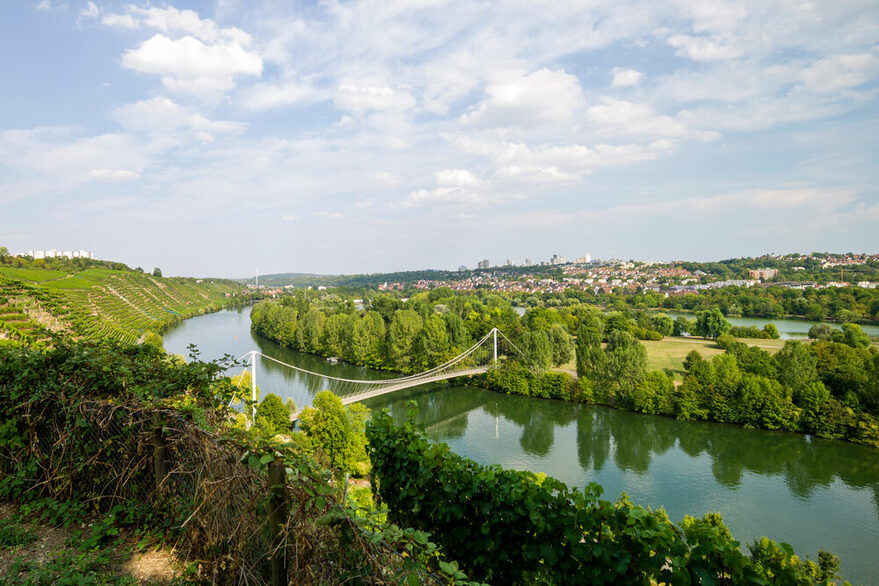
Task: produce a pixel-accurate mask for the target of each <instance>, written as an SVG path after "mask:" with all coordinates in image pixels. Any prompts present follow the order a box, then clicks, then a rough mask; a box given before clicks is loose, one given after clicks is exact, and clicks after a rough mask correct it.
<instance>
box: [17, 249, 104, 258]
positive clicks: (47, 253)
mask: <svg viewBox="0 0 879 586" xmlns="http://www.w3.org/2000/svg"><path fill="white" fill-rule="evenodd" d="M24 256H31V257H33V258H70V259H74V258H94V255H93V254H92V252H90V251H88V250H76V251H71V250H57V249H55V248H50V249H49V250H28V251H27V252H26V253H25V254H24Z"/></svg>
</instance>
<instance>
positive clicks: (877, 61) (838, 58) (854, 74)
mask: <svg viewBox="0 0 879 586" xmlns="http://www.w3.org/2000/svg"><path fill="white" fill-rule="evenodd" d="M877 73H879V56H877V55H876V54H874V53H859V54H856V55H833V56H831V57H826V58H824V59H820V60H818V61H817V62H815V63H814V64H812V65H811V66H809V67H807V68H806V69H804V70H802V71H801V72H800V74H799V78H800V79H801V80H802V81H803V83H804V84H805V85H806V87H807V88H808V89H810V90H812V91H814V92H819V93H831V92H838V91H840V90H844V89H848V88H854V87H857V86H859V85H861V84H864V83H866V82H868V81H870V80H871V79H875V78H876V75H877Z"/></svg>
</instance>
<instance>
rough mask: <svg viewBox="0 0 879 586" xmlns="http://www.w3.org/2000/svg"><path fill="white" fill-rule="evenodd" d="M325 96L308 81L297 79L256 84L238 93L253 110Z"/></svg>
mask: <svg viewBox="0 0 879 586" xmlns="http://www.w3.org/2000/svg"><path fill="white" fill-rule="evenodd" d="M327 97H328V96H325V95H324V94H323V92H321V91H320V90H318V89H317V88H315V87H314V86H313V85H311V84H310V83H308V82H303V81H299V80H293V81H281V82H276V83H261V84H256V85H253V86H251V87H249V88H246V89H244V90H242V91H241V92H240V94H239V99H240V101H241V104H242V105H243V106H244V107H245V108H246V109H248V110H254V111H261V110H271V109H274V108H283V107H285V106H293V105H298V104H308V103H312V102H315V101H317V100H320V99H325V98H327Z"/></svg>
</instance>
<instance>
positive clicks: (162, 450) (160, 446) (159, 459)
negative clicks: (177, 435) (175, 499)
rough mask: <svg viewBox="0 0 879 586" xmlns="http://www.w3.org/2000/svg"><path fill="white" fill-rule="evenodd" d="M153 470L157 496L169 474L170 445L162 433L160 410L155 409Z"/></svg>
mask: <svg viewBox="0 0 879 586" xmlns="http://www.w3.org/2000/svg"><path fill="white" fill-rule="evenodd" d="M153 471H154V473H155V481H156V485H155V486H156V498H158V496H159V487H160V486H161V485H162V482H163V481H164V480H165V477H166V476H167V475H168V446H167V445H166V444H165V435H164V434H163V433H162V418H161V416H160V415H159V412H158V411H153Z"/></svg>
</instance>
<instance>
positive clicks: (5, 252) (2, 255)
mask: <svg viewBox="0 0 879 586" xmlns="http://www.w3.org/2000/svg"><path fill="white" fill-rule="evenodd" d="M8 256H9V249H8V248H6V247H5V246H0V262H6V257H8Z"/></svg>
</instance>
